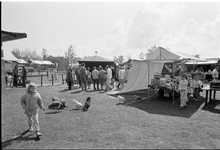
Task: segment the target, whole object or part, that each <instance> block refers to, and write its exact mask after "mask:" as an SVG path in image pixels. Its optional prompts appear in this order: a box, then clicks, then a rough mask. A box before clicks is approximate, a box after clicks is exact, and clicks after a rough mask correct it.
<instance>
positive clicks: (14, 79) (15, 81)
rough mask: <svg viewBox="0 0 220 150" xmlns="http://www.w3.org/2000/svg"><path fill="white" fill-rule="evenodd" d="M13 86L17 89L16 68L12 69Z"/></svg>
mask: <svg viewBox="0 0 220 150" xmlns="http://www.w3.org/2000/svg"><path fill="white" fill-rule="evenodd" d="M13 77H14V78H13V86H15V87H18V66H17V65H16V66H15V68H14V69H13Z"/></svg>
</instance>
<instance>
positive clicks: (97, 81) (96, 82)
mask: <svg viewBox="0 0 220 150" xmlns="http://www.w3.org/2000/svg"><path fill="white" fill-rule="evenodd" d="M95 85H97V86H96V87H97V90H99V79H93V88H94V90H96V87H95Z"/></svg>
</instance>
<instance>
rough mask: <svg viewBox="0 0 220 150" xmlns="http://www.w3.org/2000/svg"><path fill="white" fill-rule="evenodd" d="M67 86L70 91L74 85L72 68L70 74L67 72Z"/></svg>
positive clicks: (69, 70)
mask: <svg viewBox="0 0 220 150" xmlns="http://www.w3.org/2000/svg"><path fill="white" fill-rule="evenodd" d="M67 84H68V87H69V90H71V88H72V84H73V74H72V68H71V67H70V68H69V69H68V72H67Z"/></svg>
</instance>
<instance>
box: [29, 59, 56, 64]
mask: <svg viewBox="0 0 220 150" xmlns="http://www.w3.org/2000/svg"><path fill="white" fill-rule="evenodd" d="M30 63H31V64H37V65H53V63H52V62H51V61H43V60H30Z"/></svg>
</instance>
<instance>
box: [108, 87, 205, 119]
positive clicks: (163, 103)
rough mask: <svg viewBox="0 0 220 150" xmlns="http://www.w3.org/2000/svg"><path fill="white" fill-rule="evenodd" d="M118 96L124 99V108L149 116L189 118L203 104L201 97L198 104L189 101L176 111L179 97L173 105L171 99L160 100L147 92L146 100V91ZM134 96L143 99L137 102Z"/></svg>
mask: <svg viewBox="0 0 220 150" xmlns="http://www.w3.org/2000/svg"><path fill="white" fill-rule="evenodd" d="M120 95H121V96H123V97H124V98H125V102H124V104H123V105H124V106H129V107H135V108H137V109H140V110H142V111H145V112H147V113H150V114H158V115H167V116H177V117H184V118H190V117H191V116H192V115H193V114H194V113H195V112H196V111H197V110H198V109H199V108H200V106H201V105H202V104H203V103H204V98H203V97H200V100H199V101H198V102H196V101H193V100H192V99H189V104H187V107H186V108H185V109H183V110H178V108H179V106H180V99H179V97H175V99H174V104H173V99H172V98H163V99H160V98H158V97H157V95H154V94H152V93H151V92H149V97H150V98H149V99H146V98H147V97H148V91H147V90H142V91H135V92H129V93H124V94H120ZM134 95H138V96H140V97H141V98H145V99H144V100H140V101H137V100H136V99H135V98H134ZM111 96H114V97H117V96H118V95H111ZM116 105H120V104H116Z"/></svg>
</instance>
